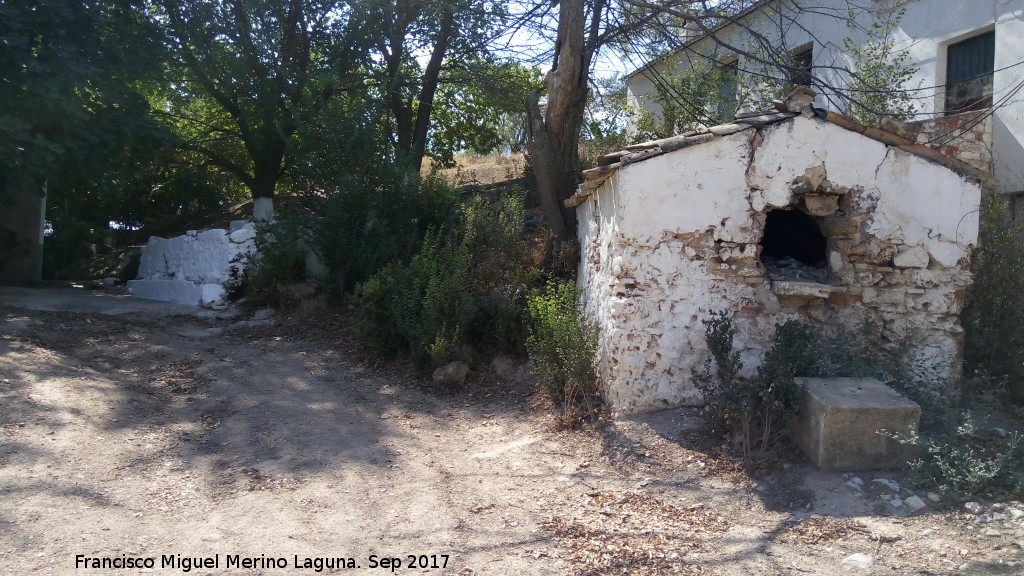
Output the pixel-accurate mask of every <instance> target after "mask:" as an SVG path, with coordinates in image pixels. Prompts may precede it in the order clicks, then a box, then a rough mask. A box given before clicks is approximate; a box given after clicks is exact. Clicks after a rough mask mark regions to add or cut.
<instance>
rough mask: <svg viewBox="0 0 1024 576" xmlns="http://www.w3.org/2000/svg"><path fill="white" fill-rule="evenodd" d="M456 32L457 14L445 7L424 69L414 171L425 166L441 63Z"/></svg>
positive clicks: (412, 152)
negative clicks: (424, 161)
mask: <svg viewBox="0 0 1024 576" xmlns="http://www.w3.org/2000/svg"><path fill="white" fill-rule="evenodd" d="M454 33H455V15H454V14H453V12H452V8H451V7H450V6H449V7H447V8H445V11H444V15H443V16H442V17H441V26H440V28H439V29H438V32H437V39H436V40H435V41H434V49H433V50H432V51H431V54H430V61H429V62H427V67H426V68H425V69H424V71H423V86H422V87H421V88H420V94H419V98H418V100H419V106H418V108H417V110H416V126H415V132H414V134H413V139H412V149H411V150H409V164H410V165H411V166H412V169H413V171H415V172H417V173H418V172H419V171H420V169H421V168H422V167H423V155H424V154H425V153H426V150H427V132H428V129H429V128H430V112H431V109H433V107H434V96H435V95H436V94H437V82H438V78H440V76H441V64H442V63H443V62H444V57H445V54H447V53H448V45H449V43H450V42H451V39H452V37H453V36H454Z"/></svg>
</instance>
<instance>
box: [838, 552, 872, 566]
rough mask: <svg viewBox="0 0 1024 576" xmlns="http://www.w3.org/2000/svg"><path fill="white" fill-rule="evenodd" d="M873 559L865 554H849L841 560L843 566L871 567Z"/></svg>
mask: <svg viewBox="0 0 1024 576" xmlns="http://www.w3.org/2000/svg"><path fill="white" fill-rule="evenodd" d="M874 563H875V559H874V558H872V557H871V556H868V555H867V554H860V553H858V554H850V555H849V556H847V557H846V559H844V560H843V566H846V567H848V568H871V566H872V565H873V564H874Z"/></svg>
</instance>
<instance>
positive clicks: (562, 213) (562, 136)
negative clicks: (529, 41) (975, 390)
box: [527, 0, 600, 243]
mask: <svg viewBox="0 0 1024 576" xmlns="http://www.w3.org/2000/svg"><path fill="white" fill-rule="evenodd" d="M584 8H585V2H584V0H563V1H562V2H560V3H559V16H558V40H557V42H556V44H555V61H554V63H553V65H552V67H551V70H550V71H549V72H548V74H547V76H546V77H545V78H544V85H545V87H546V88H547V107H546V110H545V111H544V115H543V117H542V116H541V111H540V106H539V105H538V103H537V95H536V94H534V95H532V96H531V97H530V102H528V103H527V118H528V123H529V124H528V125H529V130H528V138H529V140H528V143H527V151H528V152H529V156H530V163H531V165H532V166H533V171H534V174H536V176H537V187H538V189H539V193H540V197H541V205H542V207H543V209H544V213H545V216H546V217H547V219H548V225H549V226H550V227H551V233H552V235H553V236H554V238H555V241H556V243H560V242H564V241H566V240H569V239H570V238H571V237H572V236H573V235H574V233H575V229H576V217H575V211H571V210H568V209H566V208H565V205H564V204H563V202H564V201H565V200H566V199H568V198H569V197H570V196H572V194H573V192H575V190H576V186H577V184H578V182H579V177H580V160H579V135H580V128H581V127H582V125H583V116H584V112H585V107H586V101H587V80H588V77H589V73H590V61H591V59H592V57H593V54H592V53H591V50H590V49H588V47H587V46H586V43H585V42H584V34H585V32H586V31H587V28H588V26H587V22H586V14H585V10H584ZM597 16H598V18H594V17H593V15H592V18H591V21H592V22H598V21H599V16H600V15H597Z"/></svg>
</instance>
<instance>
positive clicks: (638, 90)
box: [628, 0, 1024, 192]
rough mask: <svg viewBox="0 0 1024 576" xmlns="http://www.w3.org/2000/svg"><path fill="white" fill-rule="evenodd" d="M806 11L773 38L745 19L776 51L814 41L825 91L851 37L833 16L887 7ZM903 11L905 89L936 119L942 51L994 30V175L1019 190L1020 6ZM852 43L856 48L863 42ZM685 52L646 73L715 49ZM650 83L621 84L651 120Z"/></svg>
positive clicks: (1022, 153)
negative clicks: (908, 73) (908, 75)
mask: <svg viewBox="0 0 1024 576" xmlns="http://www.w3.org/2000/svg"><path fill="white" fill-rule="evenodd" d="M800 1H801V2H802V1H803V0H800ZM789 2H790V0H786V1H783V2H776V3H774V4H773V5H772V7H773V8H774V9H776V10H779V11H783V10H785V5H786V4H788V3H789ZM804 3H807V2H804ZM811 4H813V6H814V8H815V9H814V10H813V13H812V12H807V13H801V14H799V15H797V16H796V17H795V18H794V21H793V22H789V23H788V24H787V25H786V26H784V30H783V31H782V33H781V34H780V31H779V28H778V26H777V25H776V26H772V25H769V24H770V20H769V19H768V18H766V17H764V16H763V15H760V14H755V15H752V16H751V17H750V18H749V19H748V21H749V22H750V23H751V24H752V25H753V26H754V27H756V28H757V29H759V30H762V31H763V33H765V34H766V35H767V36H768V37H769V38H771V40H772V42H773V43H774V45H776V46H785V47H786V48H787V49H794V48H797V47H799V46H801V45H803V44H805V43H807V42H814V62H813V64H814V66H815V67H819V68H818V70H817V71H816V72H815V74H816V76H818V77H819V78H821V79H822V80H823V81H824V82H825V83H826V84H833V85H842V80H841V78H840V77H839V75H837V73H835V72H830V71H829V70H828V67H830V66H846V65H847V62H848V57H847V55H846V54H845V53H844V50H843V39H844V38H846V37H848V36H851V33H850V31H849V29H848V28H847V26H846V23H845V21H843V20H842V19H841V17H842V16H845V14H846V11H847V8H848V7H849V6H851V5H852V6H854V7H868V8H870V7H873V6H886V5H891V4H892V0H885V1H879V0H813V2H811ZM905 7H906V14H905V15H904V16H903V18H902V20H901V21H900V28H899V30H898V31H897V33H896V37H897V39H898V44H897V45H898V47H900V48H903V49H906V50H908V51H909V53H910V55H911V58H910V65H912V66H914V67H917V68H918V69H919V70H918V73H917V75H916V76H915V78H914V79H913V80H912V81H911V85H912V86H911V88H918V87H921V88H922V90H921V91H920V92H916V93H915V96H916V97H917V98H918V100H917V101H918V102H919V104H920V106H919V112H920V113H922V114H935V113H941V112H942V106H943V97H944V91H943V90H942V88H941V86H942V85H943V84H944V83H945V80H946V78H945V74H946V70H945V68H946V49H947V47H948V46H949V45H950V44H953V43H956V42H958V41H960V40H963V39H965V38H968V37H970V36H973V35H976V34H978V33H981V32H985V31H988V30H992V29H994V30H995V36H996V53H995V66H994V68H995V70H996V72H995V73H994V77H993V83H994V94H995V97H994V100H995V102H996V103H998V104H999V106H998V107H997V108H996V110H995V112H994V116H993V144H992V146H993V169H994V173H995V174H994V175H995V176H996V178H997V179H999V181H1000V182H1001V183H1002V189H1003V191H1005V192H1017V191H1024V88H1020V87H1021V86H1022V85H1024V64H1022V62H1024V0H908V1H907V2H906V3H905ZM790 13H792V12H790ZM861 23H862V24H865V25H867V24H868V21H867V20H866V19H862V21H861ZM720 34H721V37H722V39H723V41H724V42H725V43H727V44H730V45H733V46H746V45H747V43H748V40H747V38H748V36H749V35H748V34H747V33H746V32H745V31H743V30H741V29H739V28H737V27H733V28H731V29H726V30H724V31H722V32H721V33H720ZM856 40H857V41H858V42H863V41H864V37H863V36H861V37H859V38H856ZM690 48H691V50H690V51H689V54H684V53H682V52H680V53H677V54H674V55H671V56H668V57H666V58H665V59H664V60H663V61H661V62H659V63H658V64H657V65H655V66H654V68H656V69H657V70H659V71H660V72H662V73H666V74H667V73H669V71H670V70H672V69H673V68H676V67H678V66H680V65H681V63H684V62H685V61H686V60H687V59H688V58H700V57H702V55H704V56H706V55H711V56H712V57H713V55H714V54H715V53H716V52H718V51H720V50H721V47H719V46H717V45H716V44H714V43H713V42H711V41H710V40H708V39H704V40H702V41H699V42H697V43H695V44H693V45H691V47H690ZM739 68H740V70H741V71H742V70H750V69H753V68H754V65H753V64H752V63H750V62H747V60H746V58H744V57H743V56H741V57H740V63H739ZM652 77H653V73H652V72H651V71H644V70H641V71H639V72H637V73H634V75H633V76H631V77H630V79H629V82H628V99H629V103H630V104H631V105H632V106H634V107H642V108H644V109H647V110H649V111H651V112H654V113H657V112H658V111H659V108H658V106H657V105H656V104H653V103H651V102H650V101H649V100H646V99H645V95H646V94H647V93H648V92H649V91H651V90H652V88H653V81H652ZM1017 90H1019V91H1017ZM1015 91H1016V92H1015ZM817 104H818V105H819V106H822V107H826V108H829V109H832V110H835V111H838V112H842V110H841V109H839V106H838V105H837V102H836V101H834V99H831V98H830V97H829V94H828V93H823V94H822V95H820V96H819V99H818V102H817Z"/></svg>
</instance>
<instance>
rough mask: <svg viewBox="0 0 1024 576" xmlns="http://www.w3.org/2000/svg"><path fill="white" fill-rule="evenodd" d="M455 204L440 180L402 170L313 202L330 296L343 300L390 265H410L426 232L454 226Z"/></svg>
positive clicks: (348, 184) (351, 183)
mask: <svg viewBox="0 0 1024 576" xmlns="http://www.w3.org/2000/svg"><path fill="white" fill-rule="evenodd" d="M457 199H458V194H457V193H456V191H455V189H454V188H452V187H451V186H449V185H448V184H447V183H446V182H445V181H444V180H443V179H442V178H441V177H440V176H436V175H433V176H428V177H425V178H422V179H419V178H416V177H410V176H408V174H407V173H405V172H404V171H402V170H394V171H392V172H387V171H385V172H384V173H383V174H371V175H365V176H363V177H361V178H353V179H351V180H346V181H343V182H339V183H338V184H337V185H336V186H335V187H334V188H333V189H332V190H330V191H327V192H325V195H324V196H323V197H314V198H311V200H310V201H311V202H312V203H313V204H314V205H315V208H314V210H315V213H316V214H318V215H319V219H318V225H317V226H316V231H315V235H314V238H313V240H314V243H315V245H316V247H317V250H318V252H319V253H320V254H322V255H323V263H324V266H326V268H327V270H328V274H329V283H330V285H331V288H332V292H333V293H334V294H335V295H337V296H342V295H344V294H347V293H348V292H349V291H351V290H353V289H354V288H355V287H356V286H357V285H358V284H359V283H361V282H363V281H365V280H366V279H368V278H369V277H370V276H372V275H373V274H374V273H376V272H377V271H378V270H381V269H383V268H384V267H385V266H387V265H388V264H389V263H391V262H394V261H398V262H408V261H409V260H410V259H411V258H412V256H413V255H415V254H416V253H417V252H418V251H419V249H420V245H421V243H422V242H423V238H424V237H425V235H426V233H427V231H428V230H431V229H435V230H437V229H445V228H447V226H448V225H450V224H451V221H452V219H453V217H454V215H455V208H456V205H457Z"/></svg>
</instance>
